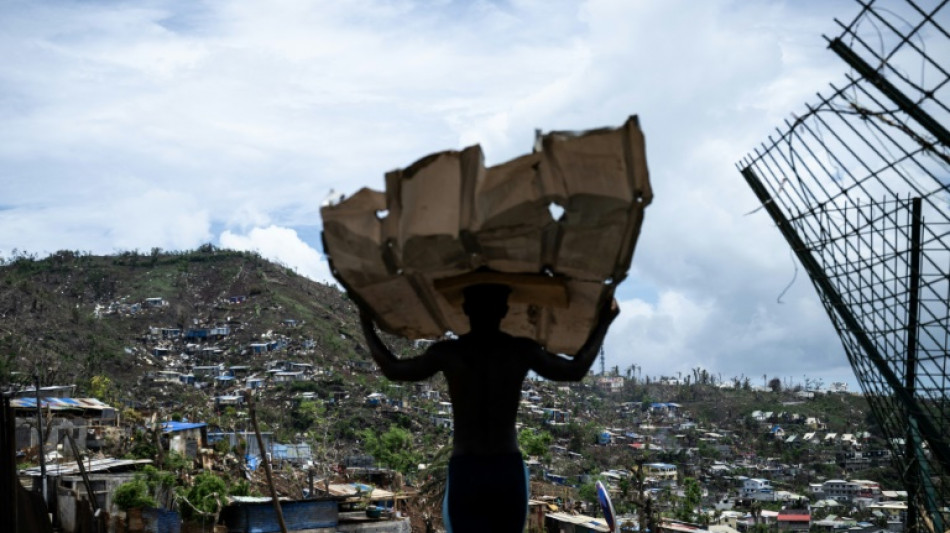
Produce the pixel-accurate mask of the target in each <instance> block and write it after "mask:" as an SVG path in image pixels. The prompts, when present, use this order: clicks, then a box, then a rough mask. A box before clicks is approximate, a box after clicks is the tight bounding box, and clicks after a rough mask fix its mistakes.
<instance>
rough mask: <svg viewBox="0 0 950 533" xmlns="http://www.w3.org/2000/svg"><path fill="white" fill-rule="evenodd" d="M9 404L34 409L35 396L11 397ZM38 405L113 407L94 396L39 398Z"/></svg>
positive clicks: (62, 408) (58, 407) (56, 408)
mask: <svg viewBox="0 0 950 533" xmlns="http://www.w3.org/2000/svg"><path fill="white" fill-rule="evenodd" d="M10 406H12V407H13V408H14V409H36V398H28V397H24V398H11V399H10ZM40 406H41V407H42V408H43V409H50V410H51V411H67V410H93V411H104V410H106V409H113V407H112V406H111V405H108V404H106V403H104V402H103V401H101V400H99V399H96V398H40Z"/></svg>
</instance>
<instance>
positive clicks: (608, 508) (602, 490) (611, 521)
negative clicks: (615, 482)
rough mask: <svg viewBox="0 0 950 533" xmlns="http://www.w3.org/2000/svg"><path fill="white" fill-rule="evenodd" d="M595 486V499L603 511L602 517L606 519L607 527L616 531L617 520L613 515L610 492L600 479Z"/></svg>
mask: <svg viewBox="0 0 950 533" xmlns="http://www.w3.org/2000/svg"><path fill="white" fill-rule="evenodd" d="M596 487H597V501H599V502H600V508H601V509H603V511H604V519H606V520H607V527H608V528H610V531H611V532H614V531H617V521H616V518H615V515H614V504H613V503H612V502H611V501H610V494H609V493H608V492H607V487H605V486H604V484H603V483H601V482H600V481H598V482H597V483H596Z"/></svg>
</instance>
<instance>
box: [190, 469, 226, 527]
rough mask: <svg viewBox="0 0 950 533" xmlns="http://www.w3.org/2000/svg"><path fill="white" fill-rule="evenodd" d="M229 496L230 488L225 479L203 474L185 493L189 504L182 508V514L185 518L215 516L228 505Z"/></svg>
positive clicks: (207, 473) (198, 476)
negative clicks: (205, 515)
mask: <svg viewBox="0 0 950 533" xmlns="http://www.w3.org/2000/svg"><path fill="white" fill-rule="evenodd" d="M227 495H228V486H227V483H225V482H224V480H223V479H221V478H219V477H218V476H216V475H214V474H212V473H210V472H202V473H200V474H198V475H197V476H195V479H194V482H193V483H192V485H191V487H190V488H189V489H188V490H187V491H186V492H185V499H186V500H187V502H188V503H186V504H185V505H183V506H182V514H183V515H184V516H185V518H194V517H196V516H199V515H200V514H215V513H217V512H218V511H220V510H221V509H222V508H223V507H224V506H225V505H226V504H227ZM189 504H190V505H189Z"/></svg>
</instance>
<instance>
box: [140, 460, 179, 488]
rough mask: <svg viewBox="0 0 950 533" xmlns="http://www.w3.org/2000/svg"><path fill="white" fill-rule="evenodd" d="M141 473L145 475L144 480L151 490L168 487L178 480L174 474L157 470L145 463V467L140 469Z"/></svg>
mask: <svg viewBox="0 0 950 533" xmlns="http://www.w3.org/2000/svg"><path fill="white" fill-rule="evenodd" d="M142 473H143V474H144V475H145V481H146V483H148V488H149V489H150V490H151V491H152V492H155V491H156V490H159V489H170V488H172V487H174V486H175V484H176V483H177V482H178V478H177V477H175V474H173V473H171V472H168V471H165V470H159V469H157V468H155V467H154V466H152V465H145V468H144V469H142Z"/></svg>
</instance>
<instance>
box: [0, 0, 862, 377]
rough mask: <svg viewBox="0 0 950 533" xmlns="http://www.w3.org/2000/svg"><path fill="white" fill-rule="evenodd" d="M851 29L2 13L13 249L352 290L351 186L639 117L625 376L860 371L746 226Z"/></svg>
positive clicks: (836, 67) (506, 152)
mask: <svg viewBox="0 0 950 533" xmlns="http://www.w3.org/2000/svg"><path fill="white" fill-rule="evenodd" d="M853 11H854V8H853V6H848V5H841V4H838V3H833V2H825V3H822V2H784V1H779V0H776V1H768V2H758V3H737V2H732V1H729V0H720V1H713V0H711V1H707V2H690V1H686V0H673V1H669V2H629V1H623V0H616V1H609V0H591V1H555V2H549V1H537V0H519V1H515V2H504V3H501V2H415V1H410V0H397V1H373V0H358V1H356V2H341V3H333V2H318V3H313V2H304V1H295V0H281V1H279V2H269V3H267V4H264V3H254V2H228V3H204V4H202V3H194V2H183V1H174V0H157V1H155V2H149V3H148V4H147V7H140V6H139V4H114V3H79V4H75V3H72V4H70V3H30V2H20V3H14V4H12V5H10V6H5V9H4V16H3V17H0V49H3V50H5V51H6V54H5V58H4V61H3V62H0V121H2V122H0V123H2V124H3V126H2V127H0V171H2V172H0V253H9V251H10V250H12V249H13V248H18V249H20V250H23V249H27V250H30V251H35V252H39V253H42V252H52V251H55V250H57V249H61V248H68V249H80V250H88V251H93V252H96V253H102V252H112V251H116V250H123V249H133V248H138V249H142V250H146V249H149V248H151V247H153V246H158V247H161V248H165V249H187V248H193V247H195V246H197V245H199V244H201V243H203V242H206V241H207V240H209V239H212V238H214V236H215V235H218V236H219V238H218V244H220V245H221V246H226V247H235V248H240V249H254V250H259V251H260V252H261V253H262V254H263V255H265V256H268V257H273V258H276V259H279V260H280V261H282V262H283V263H285V264H287V265H289V266H292V267H294V268H296V269H298V271H300V272H301V273H303V274H305V275H308V276H310V277H313V278H314V279H320V280H330V279H331V277H330V276H329V272H328V270H327V268H326V262H325V258H323V257H322V256H321V255H320V254H319V252H318V251H317V248H318V239H317V238H316V235H317V232H316V231H315V229H314V228H316V230H318V229H319V223H320V219H319V213H318V208H319V203H320V202H321V201H322V200H323V198H325V197H326V195H327V193H328V192H329V191H330V190H331V189H334V190H337V191H340V192H344V193H347V194H350V193H352V192H355V191H356V190H357V189H359V188H360V187H362V186H370V187H373V188H376V189H381V188H382V186H383V174H384V173H385V172H386V171H388V170H391V169H393V168H396V167H402V166H406V165H408V164H409V163H411V162H413V161H415V160H416V159H418V158H420V157H422V156H424V155H426V154H428V153H431V152H434V151H438V150H443V149H455V148H460V147H462V146H465V145H468V144H472V143H476V142H477V143H481V144H482V145H483V147H484V149H485V153H486V159H487V161H488V163H489V164H495V163H500V162H503V161H505V160H508V159H510V158H512V157H515V156H517V155H520V154H522V153H525V152H526V151H528V150H530V147H531V145H532V142H533V137H534V130H535V128H543V129H547V130H550V129H585V128H592V127H599V126H607V125H618V124H620V123H622V122H623V121H624V119H625V118H626V117H627V116H628V115H630V114H639V115H640V119H641V124H642V126H643V128H644V130H645V133H646V137H647V150H648V159H649V165H650V169H651V175H652V179H653V186H654V190H655V192H656V200H655V202H654V204H653V205H652V206H650V207H649V209H648V211H647V215H646V222H645V225H644V228H643V234H642V237H641V241H640V244H639V248H638V250H637V254H636V258H635V271H634V273H633V277H632V278H631V279H630V280H629V281H628V282H627V283H625V284H624V285H621V287H620V292H619V295H620V296H621V297H622V298H623V299H625V300H626V302H625V303H624V306H625V308H624V311H623V313H624V314H623V315H622V318H621V319H618V320H620V322H619V323H618V327H616V328H615V331H613V332H612V333H611V336H610V341H609V344H608V349H610V348H611V346H613V347H615V348H614V349H610V350H609V351H610V352H611V353H609V354H608V361H612V360H614V358H616V360H618V361H619V360H623V361H626V360H627V359H626V358H627V357H633V356H628V355H627V354H628V353H632V352H630V351H629V350H628V351H627V352H624V351H622V348H623V347H625V346H638V343H643V344H642V345H643V346H645V347H649V348H650V350H646V351H642V352H641V351H637V352H636V353H637V355H636V357H641V358H643V360H644V361H648V360H649V358H651V357H658V356H659V357H663V358H664V359H663V361H664V366H665V367H670V368H672V367H677V368H678V367H689V366H690V365H693V364H702V366H706V367H709V368H710V369H711V370H715V369H714V368H713V367H721V368H725V369H728V371H729V372H733V371H735V369H742V368H745V367H749V368H756V369H758V368H761V367H763V366H769V367H771V366H774V365H776V364H778V363H782V364H785V362H786V361H795V362H796V364H798V365H800V366H802V367H805V368H819V367H820V365H821V364H822V362H823V361H825V360H827V359H828V358H829V357H831V358H832V359H833V361H835V363H834V364H833V365H831V367H832V368H839V366H836V365H838V364H839V362H843V361H844V356H843V355H842V353H841V349H840V346H836V345H835V343H836V339H835V338H834V336H833V332H831V329H830V328H831V326H830V324H829V322H828V320H827V317H825V316H824V315H823V310H822V308H821V306H820V303H819V302H818V299H817V297H816V296H815V295H814V291H813V290H812V289H811V287H810V286H809V284H808V283H807V280H805V277H804V274H800V280H799V283H798V284H797V286H796V287H795V288H794V289H793V291H792V292H791V293H790V294H789V296H788V298H787V300H786V303H785V304H782V305H779V304H776V303H774V299H775V296H776V295H777V294H778V293H779V292H780V291H781V290H782V288H783V287H784V286H785V284H786V283H787V282H788V280H789V279H790V278H791V276H792V273H793V270H794V266H793V265H794V263H793V262H792V261H791V260H790V259H789V254H788V246H787V244H785V243H784V241H782V239H781V237H780V235H779V233H778V231H777V230H775V228H774V227H773V225H772V223H771V221H770V220H769V219H768V217H767V216H766V215H765V214H764V213H757V214H754V215H750V216H743V215H744V214H745V213H746V212H748V211H750V210H752V209H753V208H754V207H755V205H756V202H755V200H754V198H753V196H752V194H751V193H750V192H749V190H748V187H747V186H746V185H745V183H744V181H743V180H742V178H741V176H740V175H739V173H738V172H737V171H736V170H735V167H734V162H735V161H736V160H738V159H739V158H740V157H741V156H743V155H744V154H745V153H747V151H749V150H750V149H752V148H753V147H754V146H755V145H756V144H757V143H758V142H761V141H762V140H764V138H765V137H766V136H767V135H768V134H769V133H771V132H772V131H774V128H775V127H776V126H778V125H779V124H780V121H781V120H782V119H783V118H784V117H787V116H789V114H791V113H793V112H796V111H800V109H801V107H802V106H803V104H804V102H806V101H808V100H810V99H811V98H812V95H813V94H814V93H815V92H816V91H820V90H824V89H825V88H826V87H827V84H828V82H829V81H833V78H835V77H837V76H840V75H841V73H842V72H844V71H845V70H846V68H845V66H844V65H843V63H842V62H841V61H840V60H838V59H837V58H836V57H835V56H834V54H833V53H831V52H829V51H828V50H826V49H825V48H826V43H825V41H824V39H823V38H822V37H821V34H822V33H825V32H830V33H834V32H835V27H834V22H833V18H834V17H835V16H838V17H844V18H847V16H848V15H850V14H851V13H852V12H853ZM634 278H635V279H634ZM634 285H635V286H636V287H637V291H638V292H637V294H636V296H637V297H640V298H641V299H642V301H640V302H636V301H634V296H635V295H634V294H633V289H632V287H633V286H634ZM641 292H642V293H643V294H641ZM648 295H655V296H648ZM631 315H634V316H635V317H636V321H628V318H627V317H630V316H631ZM631 320H632V319H631ZM614 352H616V355H614ZM654 352H655V353H654ZM657 354H658V355H657ZM773 359H774V361H776V362H773ZM644 366H646V363H644ZM825 366H826V367H828V365H827V364H825ZM759 372H760V371H759V370H750V371H749V372H747V373H752V374H754V373H759Z"/></svg>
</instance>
